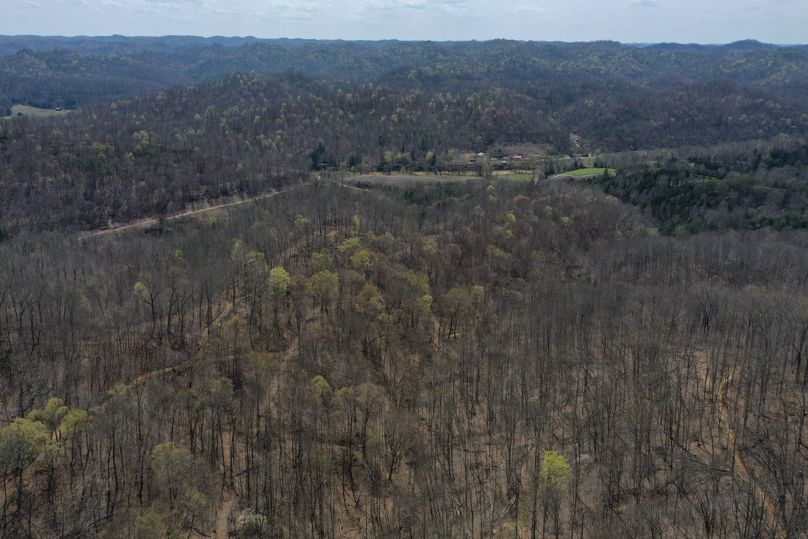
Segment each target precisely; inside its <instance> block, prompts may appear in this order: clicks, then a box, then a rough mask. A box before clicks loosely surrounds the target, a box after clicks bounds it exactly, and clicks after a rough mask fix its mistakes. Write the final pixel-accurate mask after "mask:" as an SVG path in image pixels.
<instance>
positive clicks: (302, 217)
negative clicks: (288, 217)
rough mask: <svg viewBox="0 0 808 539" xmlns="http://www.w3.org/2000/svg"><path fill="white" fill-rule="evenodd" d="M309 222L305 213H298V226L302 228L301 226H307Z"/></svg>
mask: <svg viewBox="0 0 808 539" xmlns="http://www.w3.org/2000/svg"><path fill="white" fill-rule="evenodd" d="M307 224H309V220H308V219H307V218H306V216H305V215H303V214H301V213H298V214H297V215H296V216H295V226H296V227H299V228H300V227H304V226H306V225H307Z"/></svg>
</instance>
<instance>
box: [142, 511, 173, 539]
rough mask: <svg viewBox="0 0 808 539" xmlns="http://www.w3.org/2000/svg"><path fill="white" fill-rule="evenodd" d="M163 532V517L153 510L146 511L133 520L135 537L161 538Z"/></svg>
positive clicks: (145, 538) (164, 531) (143, 538)
mask: <svg viewBox="0 0 808 539" xmlns="http://www.w3.org/2000/svg"><path fill="white" fill-rule="evenodd" d="M165 533H166V529H165V526H164V525H163V519H162V518H161V517H160V515H159V514H158V513H156V512H155V511H152V510H149V511H146V512H145V513H143V514H142V515H140V516H138V517H137V520H135V539H163V538H164V537H165Z"/></svg>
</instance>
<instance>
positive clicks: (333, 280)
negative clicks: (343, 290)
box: [311, 270, 339, 302]
mask: <svg viewBox="0 0 808 539" xmlns="http://www.w3.org/2000/svg"><path fill="white" fill-rule="evenodd" d="M311 289H312V292H314V295H315V296H317V297H318V298H320V300H321V301H323V302H328V301H332V300H333V299H334V298H336V297H337V293H338V292H339V275H337V274H336V273H335V272H333V271H329V270H322V271H318V272H317V273H315V274H314V275H313V276H312V278H311Z"/></svg>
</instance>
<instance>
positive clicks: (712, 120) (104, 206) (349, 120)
mask: <svg viewBox="0 0 808 539" xmlns="http://www.w3.org/2000/svg"><path fill="white" fill-rule="evenodd" d="M442 80H448V77H447V78H443V79H442ZM801 110H802V109H801V108H799V107H798V106H797V105H796V104H794V105H786V104H781V103H776V102H773V101H771V100H769V99H766V98H764V97H761V95H760V94H759V93H756V92H753V91H751V90H739V89H738V88H737V87H735V86H733V85H731V84H707V85H705V84H694V85H690V86H687V87H679V88H670V89H665V90H660V89H642V90H640V89H639V87H634V88H633V89H632V87H631V86H628V85H625V84H623V85H617V84H610V83H603V84H601V83H598V82H597V81H593V82H592V83H590V84H583V83H581V84H578V85H577V86H574V85H573V83H572V82H570V83H565V82H564V81H552V80H549V79H548V82H547V84H546V85H544V86H538V85H536V86H535V87H525V88H521V89H517V88H509V87H505V86H494V87H488V86H486V85H484V84H477V83H475V82H473V81H470V82H469V87H468V88H467V89H465V90H464V91H460V90H458V91H425V90H424V89H423V88H421V87H418V86H417V85H416V86H415V87H412V86H411V87H406V85H390V86H387V85H374V84H369V83H368V84H364V85H361V86H355V87H350V86H348V87H346V88H345V89H342V88H336V89H335V88H334V87H333V86H331V85H329V84H327V83H323V82H319V81H315V80H312V79H309V78H307V77H305V76H302V75H298V74H289V75H284V76H280V77H274V78H263V77H258V76H254V75H234V76H230V77H228V78H227V79H225V80H222V81H218V82H215V83H206V84H202V85H197V86H191V87H178V88H174V89H170V90H167V91H162V92H158V93H155V94H150V95H148V96H143V97H138V98H134V99H126V100H122V101H118V102H114V103H111V104H97V105H94V106H89V107H88V108H86V109H85V110H83V111H80V112H75V113H72V114H70V115H68V116H64V117H60V118H51V119H47V120H34V119H24V118H18V119H14V120H12V121H8V120H6V121H3V122H0V215H1V216H2V217H3V220H4V222H5V223H6V225H7V226H9V227H12V228H19V227H21V226H26V227H33V228H65V227H67V228H81V229H86V228H95V227H98V226H103V225H104V224H106V223H107V222H108V221H110V220H112V221H117V222H120V221H128V220H131V219H135V218H138V217H142V216H144V215H155V214H158V213H164V212H169V213H170V212H175V211H179V210H181V209H182V208H183V207H184V206H185V205H186V204H188V203H189V202H191V201H194V200H210V199H213V198H217V197H221V196H233V195H245V194H256V193H259V192H263V191H266V190H267V189H270V188H272V187H279V186H281V185H286V184H288V183H289V182H291V181H295V179H299V178H304V177H306V175H308V173H309V172H310V171H311V170H312V169H314V170H317V169H319V168H323V167H327V168H332V169H333V168H340V169H343V170H348V169H352V168H355V167H357V166H358V167H364V168H365V169H368V168H369V169H371V170H379V171H385V170H387V171H389V170H390V169H391V168H396V169H406V170H411V171H417V170H420V171H424V170H431V171H433V172H436V171H440V170H447V166H448V165H449V164H450V163H452V162H453V160H454V157H453V156H455V155H456V154H457V153H459V152H464V151H473V152H480V151H483V152H488V151H496V148H498V147H500V146H503V145H507V144H514V143H515V144H533V145H542V146H545V147H547V148H549V149H550V151H552V152H555V153H564V152H569V151H572V150H576V151H589V150H593V149H605V150H635V149H637V148H654V147H671V146H676V145H681V144H692V145H707V144H711V143H715V142H716V141H733V140H747V139H754V138H757V137H774V136H776V135H778V134H780V133H783V132H793V133H805V131H806V129H808V116H806V115H805V114H802V113H801ZM572 134H577V135H576V136H578V137H580V138H579V139H578V140H579V142H577V143H575V145H573V144H572V143H571V136H572Z"/></svg>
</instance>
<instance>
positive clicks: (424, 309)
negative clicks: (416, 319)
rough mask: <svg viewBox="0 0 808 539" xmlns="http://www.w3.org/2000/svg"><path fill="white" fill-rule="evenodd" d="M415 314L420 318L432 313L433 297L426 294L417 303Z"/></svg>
mask: <svg viewBox="0 0 808 539" xmlns="http://www.w3.org/2000/svg"><path fill="white" fill-rule="evenodd" d="M415 312H416V313H417V314H418V316H426V315H428V314H429V313H430V312H432V296H431V295H429V294H424V295H423V296H421V297H420V298H418V300H417V301H416V302H415Z"/></svg>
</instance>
